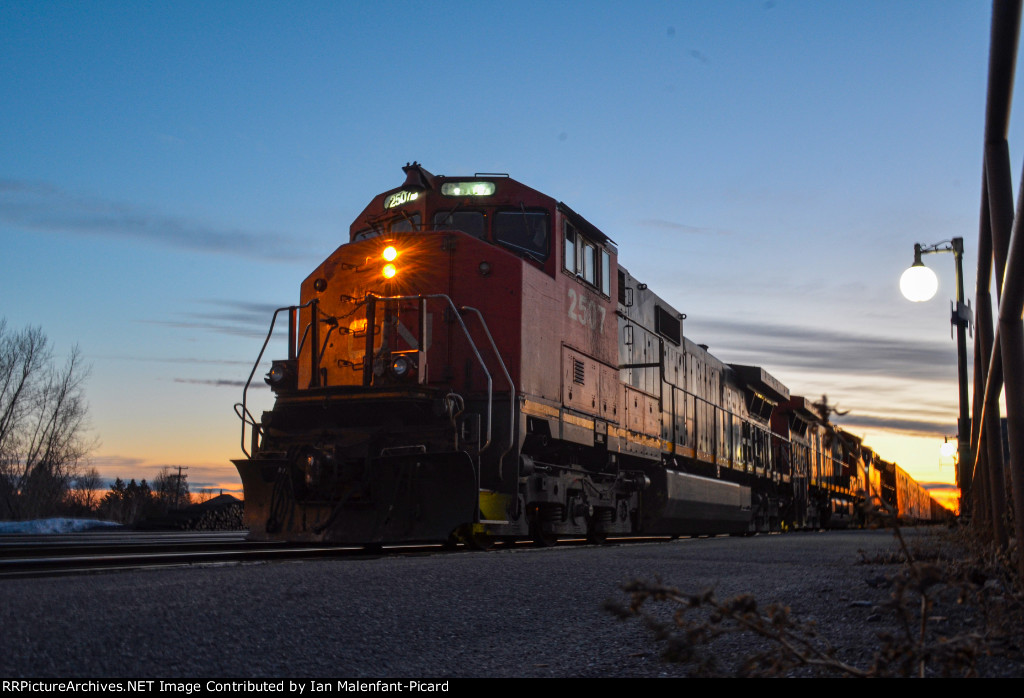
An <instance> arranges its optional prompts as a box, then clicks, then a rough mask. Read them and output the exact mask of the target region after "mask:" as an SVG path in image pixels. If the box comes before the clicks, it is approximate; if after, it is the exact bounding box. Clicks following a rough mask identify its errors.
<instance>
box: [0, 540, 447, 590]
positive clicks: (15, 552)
mask: <svg viewBox="0 0 1024 698" xmlns="http://www.w3.org/2000/svg"><path fill="white" fill-rule="evenodd" d="M244 537H245V532H237V533H230V534H224V533H219V534H209V533H151V532H146V533H135V532H119V533H116V534H112V533H102V534H93V533H89V534H67V535H59V536H45V535H44V536H40V535H36V536H26V535H18V536H0V579H3V578H7V579H10V578H21V577H43V576H58V575H68V574H83V573H90V572H110V571H115V570H130V569H141V568H149V567H181V566H189V565H216V564H240V563H246V562H268V561H274V560H297V559H314V558H324V557H339V558H341V557H360V556H362V557H365V556H367V555H370V554H380V552H381V551H368V550H367V549H366V548H363V547H355V546H339V545H329V544H295V543H283V542H256V541H246V540H245V538H244ZM384 550H385V551H387V552H389V553H391V552H395V553H411V552H424V551H428V550H432V551H440V550H441V546H438V545H434V546H393V547H392V546H389V547H387V548H385V549H384Z"/></svg>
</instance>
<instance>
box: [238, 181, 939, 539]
mask: <svg viewBox="0 0 1024 698" xmlns="http://www.w3.org/2000/svg"><path fill="white" fill-rule="evenodd" d="M403 169H404V172H405V174H406V180H405V182H404V183H403V184H402V186H400V187H398V188H396V189H392V190H390V191H387V192H384V193H383V194H380V195H378V196H377V197H375V198H374V199H373V201H372V202H371V203H370V204H369V206H367V207H366V209H365V210H364V211H363V212H362V213H361V214H360V215H359V217H358V218H356V220H355V222H354V223H353V224H352V226H351V231H350V242H349V243H347V244H344V245H342V246H341V247H339V248H338V249H337V250H335V251H334V252H333V253H332V254H331V255H330V256H329V257H328V258H327V259H326V260H324V261H323V263H321V264H320V266H319V267H317V268H316V269H315V270H314V271H313V273H312V274H310V275H309V277H307V278H306V280H305V281H303V283H302V286H301V302H300V304H299V305H297V306H291V307H287V308H281V309H279V310H278V311H277V312H276V313H275V315H274V319H273V321H272V323H271V329H270V332H271V333H273V329H274V326H275V324H276V323H277V321H278V320H279V319H280V318H282V317H286V318H287V323H288V338H289V345H288V346H289V348H288V357H287V358H286V359H282V360H276V361H274V362H273V363H272V367H271V369H270V372H269V373H268V374H267V376H266V382H267V383H268V384H269V385H270V387H271V388H272V389H273V391H274V393H275V394H276V402H275V404H274V407H273V409H272V410H271V411H270V412H264V413H263V415H262V418H261V419H260V420H259V421H257V420H256V419H255V418H254V417H253V416H252V415H251V414H250V413H249V412H248V409H247V397H246V396H247V391H248V388H249V385H250V383H251V381H252V375H250V382H249V383H247V384H246V391H245V392H243V400H242V403H240V404H239V405H238V406H236V410H237V411H239V414H240V416H241V417H242V420H243V426H242V449H243V451H244V452H245V455H246V458H244V459H239V460H235V461H234V463H235V465H236V466H237V467H238V471H239V473H240V475H241V478H242V483H243V485H244V489H245V517H246V523H247V525H248V526H249V529H250V532H251V536H252V537H254V538H286V539H292V540H330V541H337V542H344V543H355V544H376V543H383V542H404V541H443V540H451V539H453V537H455V538H461V539H462V540H466V541H469V542H479V541H480V540H481V538H482V537H488V538H524V537H530V538H533V539H534V540H536V541H538V542H540V543H548V542H550V541H551V540H553V539H555V538H557V537H559V536H587V537H588V538H589V539H591V540H602V539H603V538H604V537H606V536H608V535H622V534H631V533H638V534H652V535H654V534H659V535H664V534H667V535H679V534H700V533H745V532H751V531H769V530H779V529H781V528H785V527H818V526H826V525H848V524H850V523H853V522H854V520H855V515H856V510H855V504H856V503H857V501H858V499H859V498H860V497H861V496H862V494H863V492H864V490H865V487H866V484H867V480H868V479H869V478H871V477H872V475H871V473H874V474H875V477H876V478H878V479H879V483H880V482H881V479H880V478H881V474H880V473H882V472H883V471H885V472H895V471H894V468H895V466H893V467H890V468H889V469H888V470H885V469H884V468H880V466H879V464H880V463H882V461H881V460H880V459H878V458H877V457H876V456H874V454H873V453H871V452H870V450H868V449H865V448H863V447H862V446H861V444H860V443H859V441H858V440H857V439H855V438H853V437H851V436H850V435H848V434H844V433H843V432H842V431H840V430H838V429H836V428H835V427H833V426H832V425H831V424H830V423H829V421H828V411H827V409H825V410H821V409H819V408H818V407H816V406H815V405H814V404H812V403H810V402H809V401H807V400H806V399H804V398H800V397H795V396H791V395H790V393H789V390H788V389H787V388H786V387H785V386H784V385H783V384H782V383H780V382H779V381H778V380H776V379H775V378H774V377H773V376H772V375H771V374H769V373H768V372H767V371H765V370H764V369H762V368H759V367H754V366H742V365H729V364H725V363H723V362H721V361H719V360H718V359H716V358H715V357H714V356H712V355H711V354H709V353H708V352H707V351H706V347H704V346H701V345H698V344H695V343H694V342H692V341H691V340H690V339H688V338H687V337H685V336H684V335H683V320H684V318H685V315H683V314H682V313H680V312H678V311H677V310H675V309H674V308H673V307H672V306H671V305H669V304H668V303H667V302H665V301H664V300H663V299H662V298H660V297H658V296H657V295H656V294H655V293H654V292H652V291H651V290H650V289H648V288H647V285H646V284H643V283H641V282H639V281H638V280H637V279H635V278H634V277H633V276H632V275H631V274H630V273H629V272H628V271H627V270H626V269H623V268H622V267H620V266H619V264H618V255H617V248H616V245H615V243H614V242H613V241H612V240H611V239H610V238H609V237H608V236H607V235H605V234H604V233H603V232H601V231H600V230H599V229H598V228H596V227H595V226H594V225H592V224H591V223H589V222H588V221H587V220H586V219H584V218H583V217H582V216H580V215H579V214H578V213H576V212H575V211H573V210H572V209H571V208H569V207H568V206H567V205H565V204H564V203H561V202H557V201H555V200H554V199H552V198H550V197H548V196H546V195H544V194H542V193H540V192H538V191H536V190H534V189H531V188H530V187H527V186H525V185H523V184H521V183H519V182H517V181H515V180H514V179H511V178H509V177H508V176H507V175H496V174H476V175H474V176H472V177H445V176H435V175H433V174H431V173H430V172H428V171H426V170H425V169H423V167H421V166H420V165H419V164H417V163H413V164H411V165H407V166H406V167H404V168H403ZM269 338H270V334H268V341H269ZM265 348H266V344H264V350H265ZM262 356H263V352H261V353H260V358H259V359H257V366H258V365H259V362H260V360H261V359H262ZM255 371H256V368H255V367H254V369H253V374H254V373H255ZM889 480H894V477H892V478H888V479H887V481H889ZM913 485H914V486H916V483H913ZM917 487H919V486H917ZM904 489H906V488H904ZM892 490H893V492H895V491H896V488H895V485H893V487H892ZM925 497H927V495H925ZM918 507H919V508H927V507H924V506H923V505H920V504H919V505H918ZM922 518H928V517H927V516H925V517H922Z"/></svg>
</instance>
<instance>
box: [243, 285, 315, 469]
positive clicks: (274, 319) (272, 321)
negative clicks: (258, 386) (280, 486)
mask: <svg viewBox="0 0 1024 698" xmlns="http://www.w3.org/2000/svg"><path fill="white" fill-rule="evenodd" d="M315 302H316V301H315V300H311V301H309V302H308V303H303V304H302V305H288V306H285V307H283V308H278V309H277V310H275V311H274V316H273V317H272V318H271V319H270V329H268V330H267V338H266V339H264V340H263V346H262V347H261V348H260V353H259V356H257V357H256V363H254V364H253V365H252V371H250V372H249V379H248V380H246V381H245V387H244V388H242V402H240V403H235V414H237V415H238V417H239V419H241V420H242V453H244V454H245V457H246V458H252V454H251V453H249V451H247V450H246V448H245V425H246V424H247V423H248V424H251V425H252V427H253V429H254V430H255V429H256V426H257V425H256V419H255V418H254V417H253V416H252V414H250V412H249V409H248V408H247V407H246V400H247V397H248V392H249V386H250V385H251V384H252V377H253V376H255V375H256V369H257V368H259V367H260V361H262V360H263V353H264V352H265V351H266V350H267V345H268V344H270V338H271V336H273V334H274V325H275V324H276V323H277V314H278V313H280V312H281V311H282V310H287V311H288V312H289V313H292V312H294V311H296V310H301V309H302V308H306V307H308V306H309V305H311V304H312V303H315ZM289 319H290V318H289ZM288 324H289V327H288V329H289V338H288V346H289V349H291V348H292V347H294V346H295V337H294V336H292V335H293V334H294V328H293V327H292V323H291V322H289V323H288ZM289 353H291V352H289ZM288 358H289V359H291V358H294V357H293V356H289V357H288ZM239 407H241V408H242V410H241V412H239V410H238V408H239ZM246 417H248V418H249V421H248V422H246Z"/></svg>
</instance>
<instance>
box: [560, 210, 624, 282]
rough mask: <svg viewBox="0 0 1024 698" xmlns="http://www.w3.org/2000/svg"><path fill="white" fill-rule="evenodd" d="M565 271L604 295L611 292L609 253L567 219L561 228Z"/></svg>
mask: <svg viewBox="0 0 1024 698" xmlns="http://www.w3.org/2000/svg"><path fill="white" fill-rule="evenodd" d="M563 240H564V248H563V249H564V250H565V257H564V258H563V260H562V262H563V263H562V266H563V267H564V268H565V270H566V271H567V272H569V273H570V274H573V275H575V276H576V277H577V278H579V279H582V280H583V281H585V282H587V283H588V284H590V285H591V286H593V287H594V288H595V289H597V290H599V291H601V293H603V294H604V295H606V296H607V295H610V294H611V289H612V285H611V255H610V254H609V253H608V251H607V250H605V249H604V248H603V247H601V246H600V245H598V244H597V243H595V242H594V241H592V240H590V239H588V238H587V237H586V236H584V235H583V234H581V233H580V232H579V231H578V230H577V229H576V227H575V226H574V225H573V224H572V223H570V222H569V221H565V227H564V230H563Z"/></svg>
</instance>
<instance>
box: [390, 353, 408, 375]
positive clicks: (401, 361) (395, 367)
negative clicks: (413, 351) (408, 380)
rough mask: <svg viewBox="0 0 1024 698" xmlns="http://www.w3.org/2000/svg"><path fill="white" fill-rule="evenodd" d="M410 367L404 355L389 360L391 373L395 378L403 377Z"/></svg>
mask: <svg viewBox="0 0 1024 698" xmlns="http://www.w3.org/2000/svg"><path fill="white" fill-rule="evenodd" d="M411 368H412V363H411V362H410V361H409V359H408V358H406V357H404V356H399V357H397V358H396V359H395V360H394V361H392V362H391V373H392V375H394V377H395V378H405V377H406V375H408V373H409V370H410V369H411Z"/></svg>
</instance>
